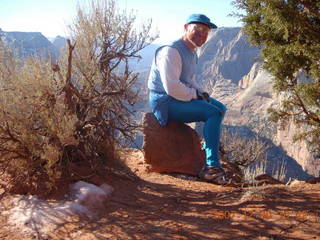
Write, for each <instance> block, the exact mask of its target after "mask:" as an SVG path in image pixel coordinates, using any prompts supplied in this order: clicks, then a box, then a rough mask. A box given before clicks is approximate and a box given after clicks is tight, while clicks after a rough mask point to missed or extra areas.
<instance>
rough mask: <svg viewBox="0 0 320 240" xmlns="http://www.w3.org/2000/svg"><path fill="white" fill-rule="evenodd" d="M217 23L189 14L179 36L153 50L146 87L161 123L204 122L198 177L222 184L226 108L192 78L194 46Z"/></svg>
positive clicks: (195, 62)
mask: <svg viewBox="0 0 320 240" xmlns="http://www.w3.org/2000/svg"><path fill="white" fill-rule="evenodd" d="M214 28H217V26H216V25H215V24H213V23H211V21H210V19H209V18H208V17H207V16H205V15H203V14H192V15H191V16H190V17H189V18H188V19H187V21H186V23H185V25H184V34H183V36H182V38H181V39H179V40H176V41H174V42H172V43H171V44H169V45H165V46H161V47H160V48H158V49H157V50H156V53H155V57H154V60H153V64H152V67H151V71H150V75H149V80H148V89H149V104H150V106H151V109H152V112H153V113H154V115H155V117H156V118H157V120H158V122H159V123H160V125H162V126H164V125H166V124H167V122H168V121H174V122H183V123H190V122H199V121H203V122H205V124H204V130H203V136H204V140H205V144H204V149H205V152H206V165H205V166H204V167H203V168H202V170H201V171H200V173H199V177H200V178H201V179H204V180H206V181H209V182H213V183H216V184H225V183H226V177H225V171H224V170H223V169H222V168H221V163H220V158H219V142H220V128H221V127H220V126H221V123H222V120H223V118H224V115H225V112H226V110H227V108H226V106H225V105H224V104H222V103H221V102H219V101H217V100H216V99H213V98H211V97H209V94H208V93H206V92H203V91H202V90H201V89H200V88H199V86H198V84H197V83H196V81H195V71H196V66H197V62H198V57H197V54H196V51H195V50H196V48H197V47H201V46H202V45H203V44H204V43H205V42H206V40H207V37H208V33H209V31H210V30H211V29H214Z"/></svg>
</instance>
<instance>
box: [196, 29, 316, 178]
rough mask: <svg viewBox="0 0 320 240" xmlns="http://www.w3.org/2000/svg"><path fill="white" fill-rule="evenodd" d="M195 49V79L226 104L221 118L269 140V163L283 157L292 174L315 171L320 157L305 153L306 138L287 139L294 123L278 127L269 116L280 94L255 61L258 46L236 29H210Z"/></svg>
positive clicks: (294, 130)
mask: <svg viewBox="0 0 320 240" xmlns="http://www.w3.org/2000/svg"><path fill="white" fill-rule="evenodd" d="M199 54H200V57H199V65H200V68H199V70H198V72H197V79H199V80H202V81H203V82H202V84H203V85H204V87H205V89H206V90H208V91H209V92H210V93H211V95H212V96H213V97H215V98H217V99H218V100H220V101H222V102H223V103H225V104H227V106H228V109H229V111H228V113H227V115H226V118H225V122H224V123H225V124H226V125H228V126H234V127H237V128H238V129H241V128H242V129H245V128H248V129H250V130H251V131H253V132H256V133H258V134H261V135H262V136H263V137H265V138H266V139H268V140H270V141H271V142H272V143H273V144H274V147H273V151H274V152H271V153H270V154H269V155H270V158H271V162H272V163H271V165H272V164H273V165H274V164H275V163H276V162H277V161H280V159H282V160H283V159H287V160H286V161H287V167H288V169H289V170H288V171H289V172H290V171H291V174H289V175H291V177H295V176H296V175H299V176H300V177H302V178H305V177H307V176H308V174H307V173H309V174H312V175H318V174H319V170H320V164H319V163H320V159H317V158H315V156H313V155H312V154H311V153H310V152H309V150H308V146H307V144H306V143H304V142H296V143H293V142H292V137H293V135H294V134H295V133H296V132H297V131H298V129H297V127H296V126H295V125H294V124H293V123H290V124H288V125H287V126H286V127H285V129H280V128H279V127H278V126H277V125H276V124H274V123H272V122H270V121H269V120H268V114H267V109H268V108H269V107H274V106H276V105H277V104H279V97H278V96H277V95H276V94H275V93H274V92H273V90H272V76H271V75H270V74H269V73H268V72H266V71H265V70H263V69H262V68H261V66H260V63H259V48H257V47H253V46H251V45H250V44H249V43H248V41H247V37H246V35H245V34H244V33H243V32H242V31H241V29H240V28H221V29H218V30H216V31H214V32H213V33H212V34H211V36H210V38H209V40H208V41H207V43H206V44H205V46H204V47H203V48H202V49H201V50H200V51H199ZM300 130H301V129H300ZM282 160H281V161H282ZM299 166H301V167H302V169H303V170H302V169H301V168H299ZM304 171H306V172H307V173H305V174H304V173H303V172H304Z"/></svg>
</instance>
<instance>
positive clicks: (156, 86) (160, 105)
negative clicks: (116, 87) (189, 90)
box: [148, 39, 198, 125]
mask: <svg viewBox="0 0 320 240" xmlns="http://www.w3.org/2000/svg"><path fill="white" fill-rule="evenodd" d="M167 46H170V47H173V48H175V49H177V50H178V52H179V54H180V56H181V60H182V71H181V75H180V79H179V80H180V81H181V82H182V83H183V84H185V85H186V86H188V87H191V81H192V78H193V77H194V74H195V71H196V65H197V62H198V57H197V55H196V53H195V52H194V51H191V50H190V49H189V48H188V47H187V46H186V45H185V43H184V42H183V41H182V40H181V39H179V40H177V41H175V42H173V43H171V44H170V45H167ZM162 47H164V46H161V47H160V48H158V49H157V50H156V52H155V57H154V60H153V63H152V66H151V70H150V74H149V79H148V89H149V105H150V107H151V110H152V112H153V113H154V115H155V117H156V118H157V119H158V122H159V123H160V125H166V124H167V122H168V107H169V104H170V101H172V100H174V98H173V97H171V96H169V95H167V93H166V91H165V90H164V87H163V83H162V81H161V77H160V73H159V70H158V68H157V66H156V55H157V52H158V51H159V50H160V49H161V48H162Z"/></svg>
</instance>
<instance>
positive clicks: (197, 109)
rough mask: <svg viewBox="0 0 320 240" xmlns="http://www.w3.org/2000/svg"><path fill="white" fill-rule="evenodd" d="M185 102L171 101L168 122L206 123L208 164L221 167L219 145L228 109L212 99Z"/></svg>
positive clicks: (205, 148) (204, 133)
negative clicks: (223, 121)
mask: <svg viewBox="0 0 320 240" xmlns="http://www.w3.org/2000/svg"><path fill="white" fill-rule="evenodd" d="M210 100H211V102H210V103H208V102H206V101H204V100H191V101H189V102H183V101H179V100H176V99H172V100H171V101H170V104H169V107H168V121H173V122H183V123H190V122H205V124H204V129H203V137H204V141H205V145H204V150H205V152H206V163H207V165H208V166H220V165H221V164H220V158H219V144H220V132H221V129H220V128H221V123H222V120H223V118H224V115H225V113H226V111H227V108H226V106H225V105H224V104H222V103H221V102H219V101H217V100H215V99H213V98H210Z"/></svg>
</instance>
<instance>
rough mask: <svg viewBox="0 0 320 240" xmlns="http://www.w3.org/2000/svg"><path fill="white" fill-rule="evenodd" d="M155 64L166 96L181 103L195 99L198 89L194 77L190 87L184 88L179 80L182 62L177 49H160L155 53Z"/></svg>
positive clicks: (166, 47)
mask: <svg viewBox="0 0 320 240" xmlns="http://www.w3.org/2000/svg"><path fill="white" fill-rule="evenodd" d="M156 64H157V68H158V70H159V72H160V77H161V81H162V83H163V87H164V89H165V91H166V92H167V94H168V95H170V96H172V97H174V98H175V99H177V100H181V101H191V100H192V99H197V93H196V89H199V90H200V88H199V86H198V84H197V83H196V81H195V76H193V78H192V82H191V83H190V84H191V87H188V86H186V85H185V84H183V83H182V82H181V81H180V80H179V77H180V74H181V71H182V60H181V56H180V54H179V52H178V50H177V49H175V48H173V47H169V46H164V47H162V48H161V49H160V50H159V51H158V53H157V56H156Z"/></svg>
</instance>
